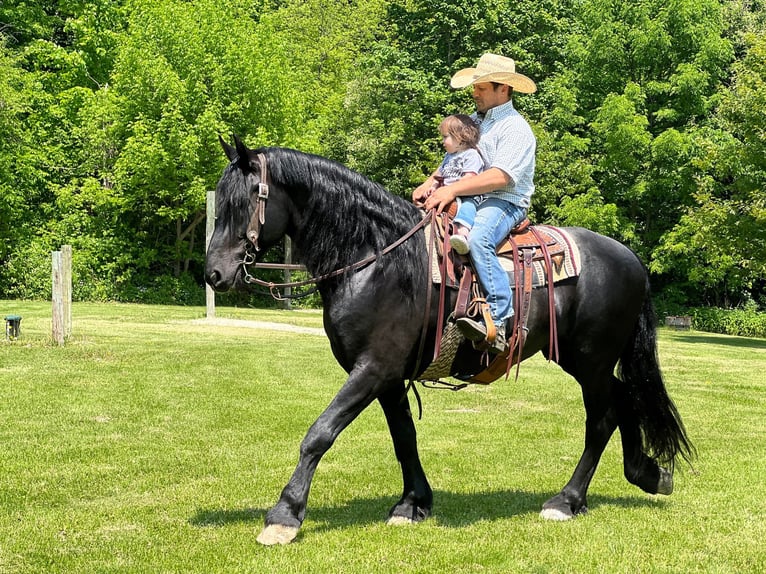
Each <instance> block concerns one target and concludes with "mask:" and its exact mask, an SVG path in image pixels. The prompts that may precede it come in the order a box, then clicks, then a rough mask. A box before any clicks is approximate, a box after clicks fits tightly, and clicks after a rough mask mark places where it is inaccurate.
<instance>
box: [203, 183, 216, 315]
mask: <svg viewBox="0 0 766 574" xmlns="http://www.w3.org/2000/svg"><path fill="white" fill-rule="evenodd" d="M206 199H207V201H206V206H205V207H206V210H207V221H206V222H205V253H207V249H208V247H209V246H210V238H211V237H213V230H214V229H215V190H212V191H208V192H207V198H206ZM205 303H206V312H205V316H206V317H207V318H208V319H213V318H215V291H213V288H212V287H211V286H210V285H208V284H207V283H205Z"/></svg>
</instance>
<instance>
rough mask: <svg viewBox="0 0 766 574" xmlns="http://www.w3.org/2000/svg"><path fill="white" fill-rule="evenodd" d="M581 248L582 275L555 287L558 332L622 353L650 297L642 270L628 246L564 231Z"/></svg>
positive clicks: (566, 337) (567, 339) (584, 232)
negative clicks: (646, 300) (612, 348)
mask: <svg viewBox="0 0 766 574" xmlns="http://www.w3.org/2000/svg"><path fill="white" fill-rule="evenodd" d="M564 229H565V231H566V232H568V233H569V235H570V236H571V237H572V239H573V240H574V241H575V242H576V244H577V246H578V248H579V250H580V263H581V266H580V274H579V276H578V277H577V279H576V280H575V281H571V282H569V283H568V284H567V285H562V286H561V287H560V288H558V287H557V289H556V299H557V301H556V306H557V315H558V334H559V338H560V340H561V341H562V343H563V344H564V345H566V343H567V342H570V343H571V344H575V345H577V346H578V347H579V346H581V342H582V341H588V342H589V344H590V345H597V346H603V347H614V348H615V349H621V347H622V345H623V342H624V341H625V340H627V338H628V337H629V336H630V334H631V333H632V331H633V328H634V326H635V324H636V322H637V320H638V317H639V315H640V313H641V310H642V308H643V304H644V301H645V299H646V297H648V296H649V282H648V275H647V272H646V268H645V267H644V264H643V263H642V262H641V260H640V259H639V258H638V256H637V255H636V254H635V253H634V252H633V251H632V250H631V249H630V248H628V247H626V246H625V245H623V244H622V243H620V242H619V241H616V240H614V239H612V238H609V237H606V236H604V235H600V234H598V233H595V232H593V231H590V230H588V229H584V228H581V227H570V228H564Z"/></svg>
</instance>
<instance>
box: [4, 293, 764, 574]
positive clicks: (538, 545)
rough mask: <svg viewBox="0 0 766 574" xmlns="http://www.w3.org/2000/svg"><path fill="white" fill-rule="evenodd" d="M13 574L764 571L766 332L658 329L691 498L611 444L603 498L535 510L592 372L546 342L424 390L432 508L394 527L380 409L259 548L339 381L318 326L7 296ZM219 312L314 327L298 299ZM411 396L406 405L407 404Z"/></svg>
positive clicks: (550, 486) (422, 424)
mask: <svg viewBox="0 0 766 574" xmlns="http://www.w3.org/2000/svg"><path fill="white" fill-rule="evenodd" d="M6 314H19V315H22V316H23V320H22V323H21V331H22V337H21V339H20V340H18V341H15V342H5V341H4V340H0V441H1V444H2V449H0V572H3V573H5V572H8V573H10V572H13V573H32V572H34V573H38V572H46V573H47V572H66V573H80V572H82V573H92V572H152V573H153V572H200V573H217V572H225V573H236V572H253V573H256V572H257V573H261V572H263V573H266V572H275V573H293V572H295V573H302V572H311V573H313V572H328V573H337V572H360V573H369V572H380V573H389V572H392V573H393V572H395V573H410V572H413V573H414V572H464V573H473V572H514V573H515V572H524V573H527V572H528V573H543V572H556V573H560V572H608V573H622V572H624V573H633V572H657V573H668V572H673V573H676V572H677V573H684V574H686V573H693V572H711V573H712V572H714V573H722V574H723V573H729V572H743V573H744V572H763V571H765V570H766V546H765V545H764V543H763V540H764V538H766V498H764V486H765V485H766V482H765V481H766V401H765V400H764V397H765V396H766V382H764V371H765V370H766V341H764V340H757V339H744V338H737V337H727V336H723V335H711V334H707V333H697V332H676V331H662V332H661V336H660V358H661V362H662V364H663V368H664V371H665V374H666V378H667V381H668V387H669V390H670V393H671V395H672V396H673V398H674V399H675V401H676V403H677V405H678V408H679V410H680V412H681V414H682V416H683V417H684V420H685V423H686V426H687V428H688V430H689V433H690V435H691V437H692V439H693V440H694V441H695V444H696V446H697V448H698V450H699V454H700V457H699V459H698V460H697V461H696V463H695V465H694V468H693V469H689V468H685V469H683V470H682V471H680V472H677V473H676V492H675V493H674V494H673V495H672V496H670V497H651V496H648V495H645V494H644V493H642V492H641V491H639V490H638V489H636V488H635V487H633V486H631V485H629V484H628V483H627V481H626V480H625V479H624V478H623V476H622V459H621V453H620V449H619V440H617V437H615V438H614V439H613V440H612V442H611V443H610V445H609V447H608V449H607V451H606V453H605V454H604V458H603V460H602V463H601V465H600V466H599V469H598V472H597V473H596V476H595V478H594V480H593V483H592V485H591V489H590V496H589V506H590V513H589V514H588V515H587V516H584V517H581V518H578V519H576V520H573V521H570V522H567V523H549V522H545V521H542V520H541V519H540V518H539V517H538V513H539V510H540V507H541V505H542V503H543V502H544V501H545V500H546V499H547V498H549V497H550V496H552V495H553V494H554V493H556V492H558V490H559V489H560V488H561V487H562V486H563V485H564V483H565V482H566V481H567V480H568V478H569V476H570V474H571V472H572V470H573V469H574V465H575V463H576V462H577V459H578V458H579V454H580V450H581V446H582V442H583V432H584V409H583V407H582V404H581V399H580V394H579V388H578V386H577V384H576V383H575V382H574V381H573V380H572V379H570V378H569V377H568V376H566V375H565V374H564V373H563V372H562V371H561V370H560V369H559V368H558V367H557V366H555V365H553V364H549V363H547V362H546V361H545V360H544V359H543V358H542V357H539V356H538V357H535V358H534V359H532V360H530V361H527V362H526V363H524V364H523V366H522V369H521V376H520V378H519V380H518V381H516V382H514V381H513V380H509V381H502V380H501V381H498V382H496V383H493V384H492V385H491V386H489V387H473V388H469V389H466V390H464V391H461V392H459V393H451V392H446V391H433V390H426V389H423V390H421V395H422V397H423V405H424V415H423V419H422V420H421V421H418V422H417V427H418V433H419V441H420V449H421V456H422V459H423V464H424V466H425V468H426V472H427V473H428V476H429V479H430V481H431V485H432V487H433V488H434V491H435V503H434V516H433V518H432V519H429V520H428V521H426V522H425V523H423V524H420V525H416V526H412V527H389V526H386V525H385V523H384V520H385V518H386V513H387V511H388V509H389V507H390V506H391V505H392V504H393V503H394V502H395V501H396V499H397V498H398V495H399V494H400V489H401V478H400V474H399V469H398V464H397V462H396V459H395V457H394V453H393V448H392V446H391V442H390V439H389V436H388V431H387V429H386V426H385V422H384V420H383V416H382V413H381V412H380V410H379V409H378V408H377V407H375V406H373V407H372V408H370V409H368V411H366V412H365V413H363V415H362V416H361V417H360V418H359V419H358V420H357V421H355V422H354V423H353V424H352V425H351V426H350V427H349V428H348V429H347V430H346V431H345V432H344V433H343V434H342V435H341V437H340V438H339V439H338V441H337V442H336V444H335V445H334V446H333V448H332V449H331V450H330V452H329V453H328V454H327V456H326V457H325V458H324V459H323V461H322V463H321V464H320V465H319V469H318V471H317V474H316V478H315V480H314V483H313V487H312V491H311V497H310V499H309V508H308V514H307V518H306V521H305V523H304V526H303V529H302V531H301V535H300V536H299V538H298V541H297V542H296V543H294V544H292V545H289V546H286V547H276V548H274V547H272V548H265V547H261V546H260V545H258V544H257V543H256V542H255V536H256V535H257V533H258V532H259V531H260V528H261V526H262V523H263V518H264V516H265V513H266V511H267V510H268V508H269V507H270V506H271V505H273V504H274V503H275V502H276V500H277V498H278V496H279V493H280V491H281V489H282V487H283V486H284V484H285V483H286V481H287V479H288V478H289V476H290V474H291V473H292V470H293V468H294V465H295V463H296V461H297V456H298V447H299V444H300V441H301V439H302V437H303V435H304V433H305V431H306V430H307V428H308V427H309V425H310V424H311V423H312V422H313V420H314V419H315V418H316V417H317V416H318V414H319V413H320V412H321V411H322V409H323V408H324V407H325V405H326V404H327V403H328V402H329V401H330V399H331V398H332V396H333V395H334V393H335V392H336V391H337V389H338V388H339V387H340V385H341V384H342V383H343V381H344V379H345V376H344V373H343V371H342V370H341V369H340V367H339V366H338V365H337V364H336V363H335V360H334V359H333V357H332V354H331V353H330V350H329V344H328V342H327V340H326V339H325V338H324V337H322V336H315V335H309V334H295V333H286V332H278V331H272V330H265V329H252V328H241V327H231V326H213V325H207V324H204V323H199V322H194V320H197V319H201V318H203V317H204V309H202V308H184V307H160V306H138V305H119V304H75V305H74V310H73V317H74V324H73V326H74V328H73V338H72V340H71V341H69V342H68V343H67V345H65V346H64V347H61V348H59V347H55V346H53V345H52V344H51V342H50V304H49V303H31V302H17V301H0V315H2V316H5V315H6ZM218 315H219V316H222V317H235V318H239V319H251V320H258V321H279V322H286V323H291V324H295V325H299V326H309V327H321V315H320V314H319V313H317V312H307V311H294V312H288V311H258V310H241V309H240V310H235V309H220V308H219V310H218ZM413 406H414V402H413Z"/></svg>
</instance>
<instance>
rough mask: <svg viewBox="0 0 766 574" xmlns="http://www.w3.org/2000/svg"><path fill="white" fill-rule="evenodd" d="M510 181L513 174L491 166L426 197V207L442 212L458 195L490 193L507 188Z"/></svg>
mask: <svg viewBox="0 0 766 574" xmlns="http://www.w3.org/2000/svg"><path fill="white" fill-rule="evenodd" d="M510 182H511V176H509V175H508V174H507V173H505V172H504V171H503V170H502V169H500V168H497V167H491V168H489V169H488V170H487V171H483V172H481V173H480V174H478V175H476V176H474V177H464V178H463V179H460V180H458V181H456V182H455V183H453V184H451V185H446V186H444V187H440V188H439V189H437V190H436V191H434V192H433V193H432V194H431V195H430V196H429V197H428V198H427V199H426V201H425V208H426V209H432V208H436V213H441V212H442V210H443V209H444V208H445V207H447V205H449V204H450V203H451V202H452V200H454V199H455V198H456V197H459V196H461V195H481V194H482V193H489V192H490V191H495V190H497V189H503V188H505V187H506V186H507V185H508V184H509V183H510ZM421 187H422V186H421ZM418 189H420V188H418ZM416 191H417V190H416ZM413 198H414V194H413Z"/></svg>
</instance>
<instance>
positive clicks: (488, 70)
mask: <svg viewBox="0 0 766 574" xmlns="http://www.w3.org/2000/svg"><path fill="white" fill-rule="evenodd" d="M484 82H497V83H498V84H507V85H509V86H511V87H512V88H513V89H514V90H516V91H517V92H521V93H522V94H532V93H534V92H536V91H537V86H536V85H535V83H534V82H533V81H532V80H530V79H529V78H527V77H526V76H525V75H523V74H517V73H516V63H515V62H514V61H513V60H511V59H510V58H506V57H505V56H498V55H497V54H484V55H483V56H482V57H481V58H480V59H479V63H478V64H477V65H476V67H475V68H465V69H463V70H460V71H459V72H456V73H455V75H454V76H452V80H451V81H450V85H451V86H452V87H453V88H466V87H468V86H470V85H472V84H481V83H484Z"/></svg>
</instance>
